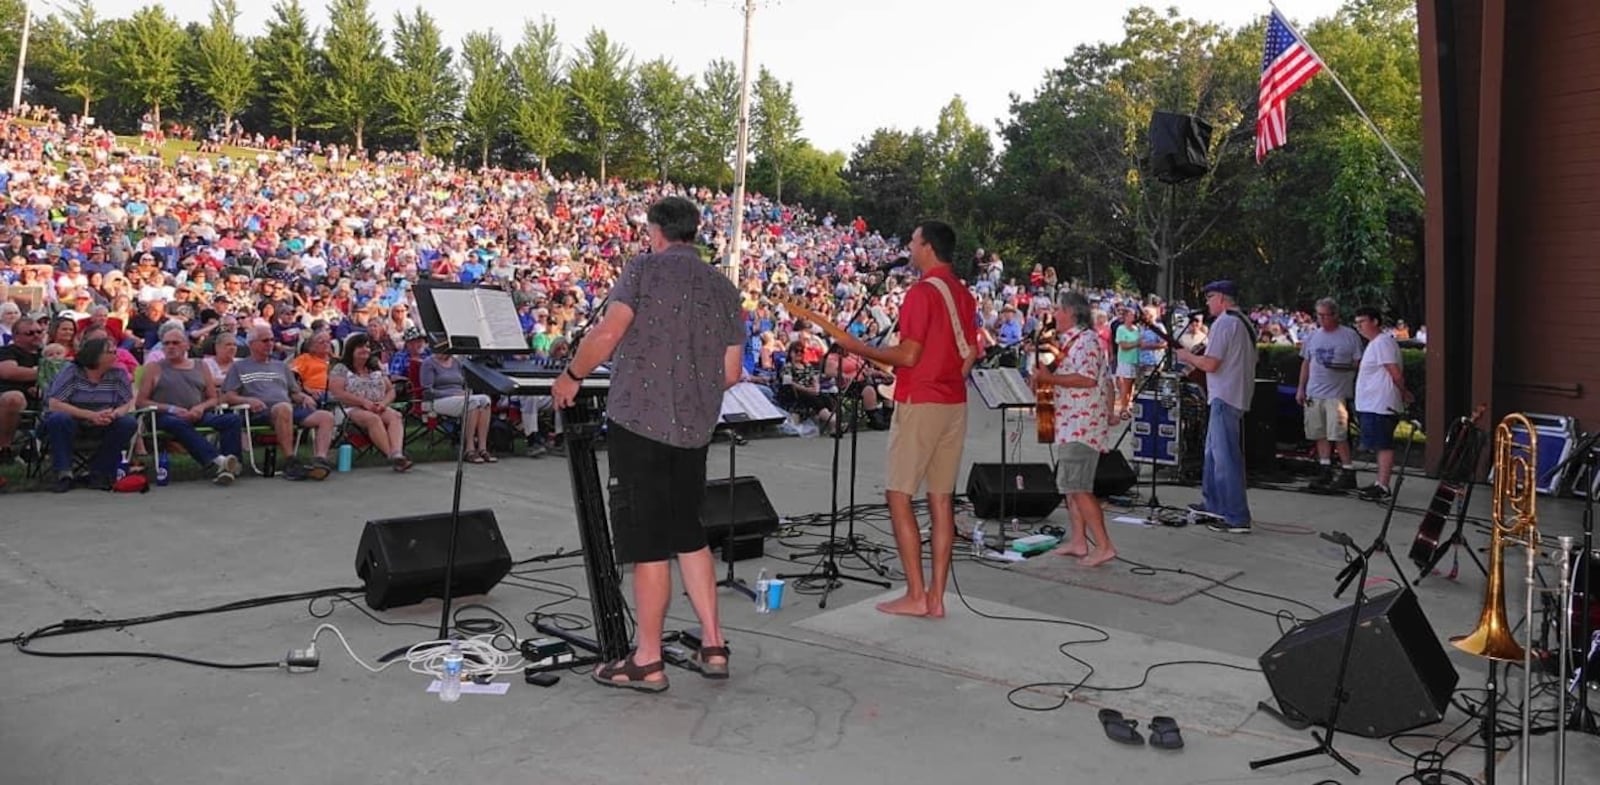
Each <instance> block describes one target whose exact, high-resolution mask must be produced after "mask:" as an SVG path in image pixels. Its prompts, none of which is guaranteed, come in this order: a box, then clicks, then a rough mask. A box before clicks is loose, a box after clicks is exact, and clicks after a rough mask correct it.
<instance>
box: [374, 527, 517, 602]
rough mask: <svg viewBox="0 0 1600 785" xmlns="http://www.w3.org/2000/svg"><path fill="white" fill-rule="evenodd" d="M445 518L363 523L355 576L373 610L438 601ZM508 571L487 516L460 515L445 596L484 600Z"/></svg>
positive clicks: (446, 543)
mask: <svg viewBox="0 0 1600 785" xmlns="http://www.w3.org/2000/svg"><path fill="white" fill-rule="evenodd" d="M449 552H450V513H448V512H444V513H429V514H427V515H413V516H410V517H406V518H385V519H383V520H374V521H367V527H366V528H365V529H363V530H362V532H361V542H360V544H359V545H357V546H356V576H357V577H359V578H360V579H361V580H362V581H363V582H365V583H366V587H367V607H369V608H372V609H373V610H383V609H385V608H397V607H400V606H403V605H415V604H416V603H419V602H422V601H423V600H425V599H427V598H429V597H437V598H439V599H444V566H445V560H446V556H447V555H448V554H449ZM510 571H511V552H510V551H508V550H506V543H505V540H504V539H503V538H502V537H501V536H500V526H499V524H497V523H496V522H495V518H494V512H493V511H490V510H462V511H461V531H460V535H459V537H458V538H457V539H456V568H455V571H454V572H453V573H452V574H451V576H450V596H452V597H462V596H466V595H472V594H485V593H487V592H488V591H489V590H490V589H492V588H494V585H495V584H497V583H499V582H500V579H501V578H504V577H506V573H508V572H510Z"/></svg>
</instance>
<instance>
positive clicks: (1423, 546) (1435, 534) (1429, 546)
mask: <svg viewBox="0 0 1600 785" xmlns="http://www.w3.org/2000/svg"><path fill="white" fill-rule="evenodd" d="M1488 408H1489V407H1487V406H1484V405H1483V404H1479V405H1478V407H1477V408H1475V409H1473V410H1472V416H1471V417H1461V418H1458V419H1457V420H1456V421H1455V422H1453V423H1451V424H1450V431H1449V433H1447V434H1445V437H1444V456H1443V458H1441V459H1440V462H1439V487H1438V488H1437V489H1436V490H1435V491H1434V492H1433V501H1431V502H1429V503H1428V511H1427V512H1426V513H1423V515H1422V523H1421V524H1419V525H1418V526H1417V536H1416V538H1415V539H1413V540H1412V542H1411V553H1410V554H1409V555H1410V557H1411V561H1412V563H1414V564H1416V565H1417V566H1418V567H1421V568H1423V569H1427V568H1429V567H1431V566H1432V565H1433V564H1435V563H1436V562H1437V561H1438V557H1439V549H1440V547H1441V546H1442V545H1444V544H1445V543H1446V542H1448V541H1447V540H1446V541H1443V542H1442V541H1441V540H1440V537H1441V535H1443V534H1444V527H1445V524H1446V523H1447V522H1448V520H1449V518H1450V513H1451V512H1452V511H1453V510H1455V508H1456V505H1457V502H1458V500H1461V499H1462V497H1463V496H1464V495H1465V494H1466V492H1467V489H1468V488H1469V487H1470V486H1471V483H1472V476H1473V474H1474V473H1475V472H1476V471H1477V468H1478V458H1479V456H1480V455H1481V454H1482V452H1483V442H1484V438H1483V437H1484V434H1483V432H1482V431H1480V430H1478V420H1480V419H1482V418H1483V413H1484V412H1485V411H1486V410H1487V409H1488Z"/></svg>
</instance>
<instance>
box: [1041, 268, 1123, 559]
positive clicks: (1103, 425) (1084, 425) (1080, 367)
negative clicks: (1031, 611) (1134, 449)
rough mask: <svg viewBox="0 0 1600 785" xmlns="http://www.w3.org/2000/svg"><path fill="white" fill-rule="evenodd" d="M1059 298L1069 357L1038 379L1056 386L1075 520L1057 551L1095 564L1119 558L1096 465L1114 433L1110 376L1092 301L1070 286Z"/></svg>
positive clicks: (1060, 485) (1064, 470) (1063, 487)
mask: <svg viewBox="0 0 1600 785" xmlns="http://www.w3.org/2000/svg"><path fill="white" fill-rule="evenodd" d="M1059 302H1060V304H1061V312H1060V313H1059V314H1058V315H1057V320H1058V321H1057V324H1058V325H1060V329H1061V339H1060V342H1061V350H1062V354H1063V356H1062V357H1061V360H1060V362H1059V363H1058V364H1057V365H1056V367H1055V368H1054V369H1053V370H1052V369H1051V368H1049V367H1048V366H1046V365H1042V364H1041V365H1040V367H1039V370H1038V376H1037V377H1036V379H1037V383H1039V384H1048V385H1051V386H1052V387H1054V388H1055V410H1056V448H1057V452H1058V457H1059V462H1058V463H1057V465H1056V487H1057V489H1058V490H1060V491H1061V493H1062V494H1063V495H1064V496H1066V505H1067V512H1068V513H1069V517H1070V519H1071V521H1072V536H1071V537H1070V538H1068V540H1067V542H1066V544H1065V545H1062V546H1061V547H1060V548H1057V549H1056V550H1055V553H1057V554H1061V555H1064V556H1076V557H1078V563H1079V564H1082V565H1083V566H1085V567H1094V566H1097V565H1100V564H1105V563H1106V562H1108V561H1111V560H1112V559H1115V558H1116V557H1117V551H1116V549H1115V548H1113V547H1112V546H1111V535H1110V534H1109V533H1107V532H1106V518H1105V513H1104V512H1103V511H1102V510H1101V509H1100V501H1099V500H1098V499H1096V498H1095V496H1094V475H1095V469H1096V468H1097V467H1099V465H1100V452H1101V451H1102V450H1104V449H1105V447H1106V444H1107V442H1108V441H1109V439H1110V435H1111V433H1110V432H1111V401H1112V397H1111V387H1110V384H1109V382H1110V375H1109V374H1108V372H1107V366H1106V350H1105V346H1104V344H1102V343H1101V342H1100V340H1099V339H1098V335H1097V334H1096V333H1095V330H1094V326H1093V321H1092V319H1093V317H1092V316H1090V309H1089V301H1088V300H1086V299H1084V297H1083V295H1081V294H1078V293H1077V292H1073V291H1065V290H1064V291H1062V292H1061V296H1060V299H1059ZM1091 540H1092V541H1091Z"/></svg>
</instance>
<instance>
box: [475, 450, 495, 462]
mask: <svg viewBox="0 0 1600 785" xmlns="http://www.w3.org/2000/svg"><path fill="white" fill-rule="evenodd" d="M478 457H480V458H482V459H483V462H484V463H499V462H500V459H499V458H496V457H494V453H492V452H489V451H488V450H479V451H478Z"/></svg>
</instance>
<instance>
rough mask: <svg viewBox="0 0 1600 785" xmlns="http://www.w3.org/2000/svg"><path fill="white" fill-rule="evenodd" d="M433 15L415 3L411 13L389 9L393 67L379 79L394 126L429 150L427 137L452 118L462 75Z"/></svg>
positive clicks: (458, 96)
mask: <svg viewBox="0 0 1600 785" xmlns="http://www.w3.org/2000/svg"><path fill="white" fill-rule="evenodd" d="M454 59H455V53H454V52H453V51H451V49H450V47H448V46H445V45H444V38H443V35H442V34H441V33H440V32H439V25H438V23H437V22H435V21H434V19H433V16H432V15H430V14H429V13H428V12H427V11H424V10H422V7H421V6H417V8H416V10H415V11H413V12H412V15H411V16H410V17H407V16H405V15H404V14H400V13H396V14H395V15H394V67H393V68H391V69H389V71H388V75H387V77H386V78H385V79H384V83H383V96H384V98H385V99H386V100H387V101H388V104H389V108H390V110H391V111H392V112H393V115H392V122H393V124H394V126H395V127H396V128H398V129H400V130H401V131H404V132H405V133H406V134H408V135H410V136H411V138H412V139H413V140H414V141H415V143H416V145H417V149H418V150H420V151H422V152H427V151H428V137H429V136H430V135H432V134H434V133H437V132H439V131H443V130H445V129H446V128H448V127H449V126H450V123H451V122H453V121H454V120H455V116H456V106H457V104H459V103H460V102H461V81H460V80H459V79H458V78H457V76H456V71H455V67H454V65H453V63H452V61H453V60H454Z"/></svg>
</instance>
